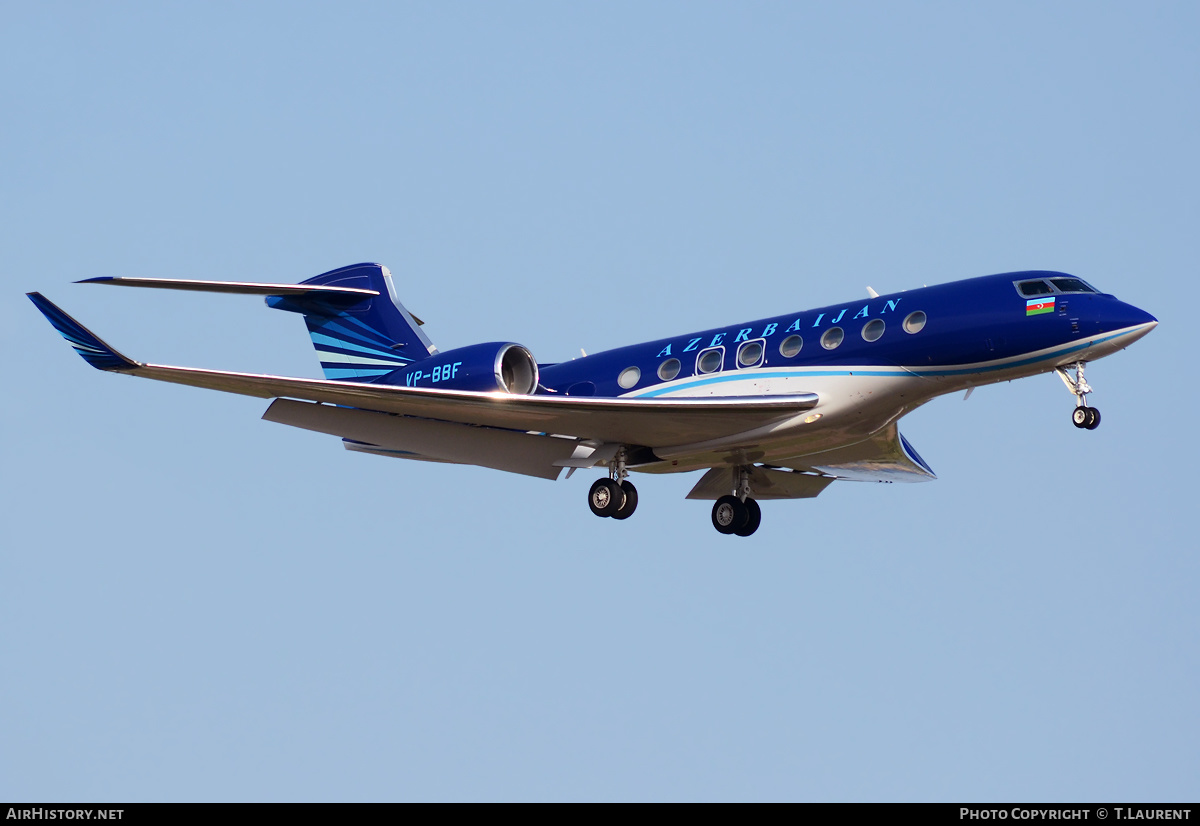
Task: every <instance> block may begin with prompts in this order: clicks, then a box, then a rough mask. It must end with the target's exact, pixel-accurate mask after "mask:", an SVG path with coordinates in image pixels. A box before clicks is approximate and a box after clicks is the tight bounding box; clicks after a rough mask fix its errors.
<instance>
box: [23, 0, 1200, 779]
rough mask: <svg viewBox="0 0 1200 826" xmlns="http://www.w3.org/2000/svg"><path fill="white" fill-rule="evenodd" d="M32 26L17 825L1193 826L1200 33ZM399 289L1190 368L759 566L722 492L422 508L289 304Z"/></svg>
mask: <svg viewBox="0 0 1200 826" xmlns="http://www.w3.org/2000/svg"><path fill="white" fill-rule="evenodd" d="M2 11H3V19H4V24H3V26H2V27H0V78H2V80H0V111H2V112H3V116H2V117H0V196H2V197H0V262H2V266H0V278H2V279H3V284H4V286H5V291H4V293H3V295H2V296H0V322H2V323H0V343H2V344H3V346H4V350H5V352H6V353H7V354H8V359H7V365H8V370H9V374H10V379H9V380H8V382H7V383H6V391H5V392H4V393H3V394H0V429H2V432H3V434H4V435H3V437H2V439H0V445H2V450H0V467H2V468H3V474H2V475H0V525H2V527H0V531H2V533H0V540H2V541H0V546H2V549H0V583H2V584H3V599H0V705H2V706H3V714H0V799H14V798H21V799H44V800H59V801H70V800H373V799H383V800H412V799H439V800H441V799H447V800H473V799H530V798H535V799H553V800H578V799H620V800H642V799H721V800H727V799H732V800H740V799H796V800H938V799H974V800H1005V799H1014V800H1015V799H1020V800H1115V801H1130V802H1132V801H1141V800H1184V799H1187V800H1195V799H1196V798H1197V796H1200V781H1198V779H1197V778H1200V752H1198V750H1197V745H1196V744H1197V742H1198V741H1200V711H1198V709H1200V703H1197V697H1198V696H1200V633H1198V620H1200V608H1197V599H1196V595H1197V592H1198V586H1200V561H1198V558H1197V544H1198V543H1197V541H1196V539H1195V533H1194V528H1193V519H1192V517H1193V515H1194V513H1195V508H1196V492H1197V486H1196V482H1195V477H1194V476H1192V472H1193V470H1194V468H1195V466H1196V463H1197V460H1198V458H1200V457H1198V455H1197V454H1198V451H1197V446H1196V441H1195V439H1194V437H1193V436H1192V435H1191V429H1192V424H1193V418H1194V416H1195V414H1196V411H1197V409H1200V404H1198V400H1197V392H1196V388H1195V383H1194V377H1195V367H1194V365H1193V358H1194V357H1193V351H1194V348H1195V346H1196V344H1195V337H1194V336H1193V332H1194V330H1195V328H1196V320H1195V315H1196V310H1195V307H1196V304H1197V299H1198V295H1197V293H1198V291H1197V286H1196V277H1195V271H1196V267H1197V260H1198V258H1200V256H1198V250H1197V243H1196V239H1197V237H1198V236H1197V226H1198V225H1200V209H1198V205H1200V200H1198V199H1200V174H1198V173H1200V161H1198V158H1200V154H1198V152H1197V146H1200V134H1198V126H1200V119H1198V103H1200V97H1198V95H1200V72H1198V70H1200V7H1198V6H1197V5H1196V4H1194V3H1152V4H1135V3H1121V4H1112V3H1095V2H1081V3H1066V2H1062V3H1052V4H1046V3H1013V2H1004V3H955V2H947V3H823V4H801V3H723V4H717V3H703V2H686V3H651V4H647V3H619V2H610V3H602V4H601V3H589V4H580V3H567V4H563V3H521V2H514V3H503V4H496V3H419V4H412V3H410V4H401V3H392V2H387V3H378V4H363V3H339V4H328V5H320V6H318V5H312V4H299V3H290V2H289V3H275V4H270V3H249V4H247V3H226V4H218V3H190V4H189V3H170V4H168V3H147V4H117V3H105V4H95V3H18V2H4V3H3V4H2ZM364 260H368V261H370V260H373V261H380V262H382V263H384V264H387V265H388V266H389V267H390V268H391V269H392V271H393V273H394V274H395V275H396V279H397V285H398V287H399V289H400V292H401V294H402V296H403V298H404V300H405V302H406V303H407V304H408V306H409V307H410V308H411V309H412V310H413V311H414V312H415V313H417V314H418V315H420V316H421V317H422V318H424V319H425V320H426V322H427V326H426V328H425V329H426V331H428V332H429V334H430V335H431V336H432V337H433V339H434V341H435V342H436V343H437V344H438V345H439V346H440V347H442V348H443V349H445V348H450V347H454V346H460V345H465V344H470V343H473V342H476V341H485V340H496V339H502V340H515V341H519V342H521V343H523V344H525V345H527V346H529V347H530V348H531V349H532V350H533V352H534V353H535V355H536V356H537V357H538V359H539V360H541V361H559V360H563V359H567V358H570V357H571V356H572V355H574V354H576V353H577V352H578V349H579V348H580V347H583V348H585V349H587V350H588V352H593V351H597V350H601V349H604V348H607V347H611V346H617V345H620V344H627V343H632V342H635V341H638V340H643V339H648V338H653V337H657V336H664V335H673V334H677V333H681V332H685V331H687V330H689V329H699V328H705V327H710V326H716V325H720V324H732V323H736V322H738V321H742V320H745V319H751V318H758V317H762V316H767V315H772V314H775V313H781V312H787V311H791V310H799V309H803V308H806V307H811V306H817V305H820V304H823V303H832V302H836V301H842V300H845V299H848V298H851V297H858V296H862V295H864V294H865V287H866V285H868V284H869V285H871V286H872V287H874V288H875V289H877V290H879V291H881V292H883V291H890V290H897V289H905V288H910V287H914V286H919V285H921V284H925V283H930V284H932V283H939V282H944V281H950V280H954V279H958V278H965V277H970V276H975V275H984V274H987V273H992V272H1002V271H1007V270H1018V269H1027V268H1050V269H1061V270H1066V271H1069V272H1072V273H1076V274H1078V275H1080V276H1082V277H1084V278H1087V279H1089V280H1090V281H1093V282H1094V283H1096V284H1097V285H1099V286H1100V287H1102V288H1103V289H1106V290H1108V291H1111V292H1113V293H1115V294H1116V295H1118V296H1119V297H1120V298H1122V299H1124V300H1127V301H1130V302H1132V303H1134V304H1137V305H1138V306H1141V307H1144V308H1145V309H1147V310H1149V311H1151V312H1153V313H1155V314H1156V315H1157V316H1158V317H1159V319H1160V321H1161V324H1160V326H1159V328H1158V330H1156V331H1155V332H1154V333H1153V334H1152V335H1150V336H1149V337H1148V338H1147V339H1145V340H1144V341H1142V342H1140V343H1138V344H1137V345H1136V346H1134V347H1133V348H1131V349H1130V350H1128V351H1126V352H1122V353H1119V354H1117V355H1115V356H1113V357H1111V358H1109V359H1106V360H1104V361H1101V362H1097V363H1096V364H1095V365H1093V367H1092V369H1091V370H1089V372H1088V378H1089V380H1091V383H1092V385H1093V387H1095V388H1096V393H1095V395H1094V396H1093V397H1092V400H1093V402H1094V404H1095V405H1096V406H1097V407H1099V408H1100V409H1102V410H1103V412H1104V423H1103V425H1102V426H1101V427H1100V429H1099V430H1097V431H1095V432H1087V431H1079V430H1076V429H1075V428H1074V427H1072V426H1071V424H1070V422H1069V411H1070V409H1071V406H1072V399H1071V397H1070V396H1069V395H1068V394H1067V393H1066V392H1065V390H1064V389H1063V387H1062V386H1061V384H1060V383H1059V381H1058V379H1057V378H1055V377H1053V376H1042V377H1038V378H1032V379H1026V380H1024V381H1021V382H1017V383H1014V384H1005V385H998V386H992V387H986V388H982V389H980V390H978V391H977V392H976V393H975V394H974V395H973V396H972V398H971V399H970V400H969V401H967V402H965V403H964V402H963V401H962V400H961V399H960V398H959V397H954V398H943V399H939V400H937V401H935V402H933V403H932V404H930V405H928V406H927V407H925V408H923V409H921V410H919V411H917V412H915V413H913V414H912V415H911V416H909V417H908V418H907V419H905V421H904V422H903V423H902V430H903V431H904V432H905V434H906V435H907V436H908V438H909V440H910V441H911V442H912V443H913V444H914V445H915V446H916V447H917V449H918V450H919V451H920V452H921V453H922V455H923V456H924V457H925V458H926V459H927V460H928V461H929V463H930V464H931V465H932V466H933V468H934V470H935V471H937V472H938V474H939V476H940V480H939V481H937V482H933V483H931V484H927V485H913V486H900V485H861V484H859V485H855V484H851V483H844V484H843V483H839V484H835V485H833V486H832V487H831V488H829V489H828V490H827V491H826V492H825V494H824V495H822V496H821V497H820V498H819V499H816V500H811V501H801V502H776V503H767V505H766V506H764V521H763V527H762V529H761V530H760V531H759V532H758V534H756V535H755V537H754V538H753V539H752V540H749V541H746V540H742V541H739V540H736V539H729V538H726V537H721V536H719V535H717V534H716V532H715V531H713V529H712V527H711V525H710V524H709V514H708V506H707V505H705V504H703V503H697V502H688V501H685V500H684V498H683V497H684V495H685V494H686V493H687V491H688V489H689V488H690V487H691V485H692V484H693V483H694V481H695V480H694V477H692V476H686V477H685V476H679V477H661V478H657V477H656V478H643V479H641V480H639V489H640V491H641V504H640V507H639V510H638V513H637V515H636V516H635V517H634V518H632V519H631V520H629V521H627V522H623V523H620V522H616V521H613V520H598V519H596V518H594V517H593V516H592V515H591V514H590V513H589V512H588V510H587V507H586V503H585V496H586V491H587V486H588V484H589V483H590V480H591V478H593V476H594V475H593V474H588V473H580V474H577V475H576V476H575V477H574V478H573V479H571V480H570V481H560V482H558V483H548V482H545V481H543V480H536V479H526V478H522V477H516V476H510V475H506V474H500V473H497V472H493V471H487V470H482V469H474V468H455V467H450V466H438V465H427V464H417V463H407V462H401V461H391V460H387V459H382V458H377V457H370V456H363V455H356V454H352V453H349V452H347V451H344V450H343V449H342V447H341V445H340V443H339V442H338V440H337V439H335V438H333V437H326V436H320V435H317V434H312V433H307V432H303V431H298V430H293V429H289V428H285V427H282V426H279V425H274V424H268V423H265V422H262V421H260V420H259V417H260V415H261V414H262V411H263V409H265V407H266V404H265V403H264V402H262V401H261V400H255V399H248V398H240V397H233V396H225V395H221V394H216V393H210V392H207V391H202V390H197V389H193V388H186V387H176V386H171V385H164V384H159V383H154V382H145V381H138V380H134V379H129V378H126V377H121V376H112V375H105V374H102V373H99V372H97V371H94V370H92V369H91V368H89V367H87V366H86V365H85V364H84V363H83V362H82V361H81V360H80V359H79V358H78V357H77V356H76V355H75V354H74V353H72V352H71V351H70V349H69V348H68V347H67V346H66V345H65V344H64V343H63V342H62V341H61V340H60V339H59V337H58V336H57V335H56V334H55V333H54V331H53V330H52V329H51V328H50V327H49V326H48V325H47V324H46V323H45V321H44V320H43V319H42V318H41V316H40V315H39V314H38V313H37V312H36V310H35V309H34V308H33V307H32V306H31V305H30V304H29V302H28V301H27V300H26V299H25V297H24V295H23V294H24V293H25V292H26V291H29V290H40V291H42V292H44V293H45V294H46V295H47V296H49V297H50V298H51V299H52V300H54V301H56V302H59V303H61V304H62V305H63V306H64V308H66V309H67V310H68V311H69V312H72V313H74V314H76V315H78V316H79V317H80V318H81V320H83V321H84V323H86V324H88V325H90V326H91V327H92V328H93V329H95V330H96V331H97V332H98V333H99V334H100V335H102V336H104V337H105V338H106V339H107V340H108V341H110V342H111V343H112V344H113V345H114V346H116V347H118V348H120V349H122V350H123V351H124V352H126V353H128V354H129V355H131V356H133V357H135V358H139V359H143V360H153V361H158V362H160V363H170V364H186V365H193V366H203V367H214V368H224V369H240V370H250V371H261V372H275V373H282V374H285V375H304V376H316V375H319V370H318V367H317V362H316V357H315V355H314V354H313V351H312V349H311V346H310V345H309V343H308V341H307V336H306V335H305V333H304V330H303V325H302V324H301V323H300V321H299V320H298V319H297V318H295V317H294V316H291V315H288V314H283V313H272V312H270V311H268V310H267V309H266V308H264V307H263V306H262V303H261V301H259V300H257V299H253V298H241V297H235V296H197V295H189V294H183V293H179V294H176V293H159V292H147V293H145V294H142V293H138V292H136V291H131V290H130V291H126V290H106V289H104V288H97V287H88V286H73V285H72V284H71V283H70V282H72V281H75V280H78V279H80V278H85V277H90V276H101V275H133V276H173V277H183V278H215V279H230V280H233V279H249V280H262V281H297V280H300V279H303V278H306V277H308V276H311V275H315V274H316V273H319V272H322V271H325V270H328V269H332V268H334V267H337V266H341V265H344V264H349V263H354V262H358V261H364Z"/></svg>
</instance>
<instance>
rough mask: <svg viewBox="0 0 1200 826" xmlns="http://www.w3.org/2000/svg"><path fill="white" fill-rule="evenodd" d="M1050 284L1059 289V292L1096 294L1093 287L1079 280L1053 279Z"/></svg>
mask: <svg viewBox="0 0 1200 826" xmlns="http://www.w3.org/2000/svg"><path fill="white" fill-rule="evenodd" d="M1050 283H1051V284H1053V285H1054V286H1056V287H1058V289H1059V292H1064V293H1094V292H1096V291H1095V290H1094V289H1092V287H1091V285H1089V284H1086V283H1084V282H1083V281H1081V280H1079V279H1078V278H1051V279H1050Z"/></svg>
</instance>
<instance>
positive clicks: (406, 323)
mask: <svg viewBox="0 0 1200 826" xmlns="http://www.w3.org/2000/svg"><path fill="white" fill-rule="evenodd" d="M301 283H302V284H309V285H321V286H328V287H353V288H358V289H366V290H374V291H375V292H378V293H379V295H373V296H367V297H365V298H362V299H360V300H357V301H354V302H353V303H351V302H350V301H347V300H346V299H345V298H342V297H339V298H337V299H330V298H328V297H323V296H321V295H319V294H318V295H313V296H304V297H295V296H270V297H268V298H267V306H269V307H274V308H275V309H278V310H287V311H289V312H293V313H300V314H302V315H303V316H304V323H305V324H306V325H308V333H309V335H310V336H311V337H312V342H313V346H314V347H316V348H317V353H318V354H319V356H320V358H321V369H322V370H324V371H325V378H327V379H336V380H338V381H363V382H370V381H375V380H376V379H378V378H379V377H380V376H384V375H387V374H388V373H390V372H392V371H393V370H396V369H398V368H401V367H404V366H406V365H408V364H411V363H413V362H414V361H419V360H421V359H424V358H428V357H429V356H430V355H432V354H433V353H436V352H437V348H436V347H434V346H433V342H432V341H430V340H429V338H428V336H426V335H425V333H424V332H422V331H421V325H420V322H419V321H418V320H417V319H416V318H414V317H413V315H412V314H411V313H410V312H409V311H408V310H406V309H405V308H404V305H403V304H401V303H400V301H399V299H398V298H397V297H396V291H395V288H394V287H393V286H392V274H391V273H390V272H388V269H387V267H385V266H383V265H381V264H353V265H351V266H349V267H342V268H341V269H337V270H331V271H330V272H326V273H322V274H321V275H318V276H315V277H313V278H310V279H308V280H307V281H303V282H301Z"/></svg>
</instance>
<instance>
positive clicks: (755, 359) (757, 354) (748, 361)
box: [738, 339, 763, 367]
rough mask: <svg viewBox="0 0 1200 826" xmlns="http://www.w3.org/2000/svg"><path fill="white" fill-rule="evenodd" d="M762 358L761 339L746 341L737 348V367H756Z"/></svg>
mask: <svg viewBox="0 0 1200 826" xmlns="http://www.w3.org/2000/svg"><path fill="white" fill-rule="evenodd" d="M762 360H763V340H762V339H758V340H756V341H747V342H744V343H743V344H742V346H741V347H739V348H738V367H757V366H758V365H759V364H762Z"/></svg>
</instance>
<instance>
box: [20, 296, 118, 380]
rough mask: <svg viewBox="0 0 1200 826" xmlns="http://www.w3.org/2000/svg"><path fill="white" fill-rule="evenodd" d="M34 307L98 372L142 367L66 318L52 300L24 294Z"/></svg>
mask: <svg viewBox="0 0 1200 826" xmlns="http://www.w3.org/2000/svg"><path fill="white" fill-rule="evenodd" d="M25 295H27V296H29V300H30V301H32V302H33V306H35V307H37V308H38V310H39V311H40V312H41V314H42V315H44V316H45V317H46V320H47V321H49V322H50V324H51V325H52V326H53V327H54V329H55V330H58V333H59V335H61V336H62V337H63V338H65V339H66V340H67V343H68V344H70V345H71V347H72V349H74V350H75V352H76V353H78V354H79V355H80V356H81V357H82V358H83V360H84V361H86V362H87V363H88V364H90V365H92V366H93V367H95V368H96V369H97V370H132V369H134V368H137V367H140V366H141V365H139V364H138V363H137V362H136V361H134V360H133V359H130V358H126V357H125V356H123V355H121V354H120V353H118V352H117V351H116V350H114V349H113V348H112V347H109V346H108V345H107V344H105V343H104V341H103V340H101V339H100V337H99V336H97V335H96V334H95V333H93V332H92V331H91V330H89V329H88V328H87V327H84V326H83V325H82V324H80V323H79V322H78V321H76V320H75V319H73V318H71V316H69V315H67V314H66V313H65V312H63V310H62V309H61V308H59V307H58V306H57V305H56V304H55V303H54V302H53V301H51V300H50V299H48V298H46V297H45V296H44V295H42V294H41V293H39V292H31V293H25Z"/></svg>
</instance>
